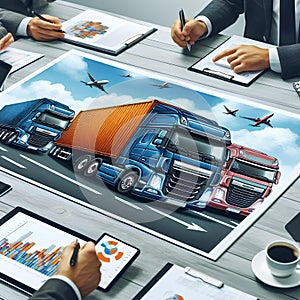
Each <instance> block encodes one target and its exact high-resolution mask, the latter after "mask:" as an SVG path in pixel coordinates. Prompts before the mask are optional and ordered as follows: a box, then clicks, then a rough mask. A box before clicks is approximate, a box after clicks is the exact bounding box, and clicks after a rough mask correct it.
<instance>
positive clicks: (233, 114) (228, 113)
mask: <svg viewBox="0 0 300 300" xmlns="http://www.w3.org/2000/svg"><path fill="white" fill-rule="evenodd" d="M223 106H224V108H225V109H226V111H224V112H223V114H226V115H232V116H234V117H236V113H237V111H238V109H233V110H231V109H229V108H228V107H226V106H225V105H223Z"/></svg>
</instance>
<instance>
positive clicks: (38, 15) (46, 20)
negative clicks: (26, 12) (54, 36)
mask: <svg viewBox="0 0 300 300" xmlns="http://www.w3.org/2000/svg"><path fill="white" fill-rule="evenodd" d="M32 14H33V15H34V16H36V17H38V18H39V19H40V20H43V21H45V22H48V23H52V22H51V21H50V20H48V19H46V18H45V17H43V16H42V15H40V14H39V13H37V12H36V11H34V10H33V11H32ZM56 31H58V32H62V33H65V31H63V30H56Z"/></svg>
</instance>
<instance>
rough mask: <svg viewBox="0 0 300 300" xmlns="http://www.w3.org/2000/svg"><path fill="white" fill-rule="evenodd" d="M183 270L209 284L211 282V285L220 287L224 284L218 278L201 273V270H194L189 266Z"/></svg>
mask: <svg viewBox="0 0 300 300" xmlns="http://www.w3.org/2000/svg"><path fill="white" fill-rule="evenodd" d="M184 272H185V273H186V274H188V275H190V276H192V277H195V278H199V279H201V280H203V281H204V282H206V283H209V284H211V285H213V286H215V287H217V288H221V287H223V286H224V283H223V282H222V281H221V280H218V279H216V278H213V277H211V276H209V275H206V274H204V273H201V272H199V271H197V270H194V269H192V268H190V267H186V268H185V269H184Z"/></svg>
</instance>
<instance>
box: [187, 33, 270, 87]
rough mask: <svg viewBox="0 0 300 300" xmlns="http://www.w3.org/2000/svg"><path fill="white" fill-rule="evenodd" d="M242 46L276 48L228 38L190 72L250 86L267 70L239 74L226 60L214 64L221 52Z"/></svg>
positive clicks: (191, 68) (193, 66)
mask: <svg viewBox="0 0 300 300" xmlns="http://www.w3.org/2000/svg"><path fill="white" fill-rule="evenodd" d="M240 44H247V45H254V46H258V47H261V48H268V49H269V48H271V47H275V46H273V45H270V44H266V43H262V42H258V41H255V40H252V39H248V38H244V37H240V36H237V35H233V36H232V37H230V38H228V39H227V40H226V41H225V42H223V43H222V44H221V45H220V46H219V47H218V48H216V49H214V50H213V51H211V52H210V53H209V54H208V55H206V56H205V57H204V58H201V59H200V60H198V61H197V62H196V63H194V64H193V65H192V66H190V67H189V68H188V70H189V71H194V72H197V73H201V74H204V75H207V76H211V77H215V78H218V79H221V80H225V81H228V82H232V83H235V84H240V85H242V86H246V87H247V86H250V85H251V84H252V83H253V82H254V81H255V80H256V79H257V78H258V77H259V76H261V75H262V74H263V73H264V72H265V70H260V71H251V72H242V73H239V74H237V73H235V72H234V71H233V70H232V69H231V67H230V65H229V63H228V62H227V60H226V58H223V59H221V60H220V61H217V62H215V63H214V62H212V58H213V57H215V56H216V55H217V54H219V53H220V52H222V51H223V50H225V49H229V48H231V47H233V46H235V45H240Z"/></svg>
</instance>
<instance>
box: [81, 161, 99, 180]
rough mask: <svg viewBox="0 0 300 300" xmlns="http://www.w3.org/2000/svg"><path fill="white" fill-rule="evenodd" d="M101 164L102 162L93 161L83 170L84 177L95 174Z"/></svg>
mask: <svg viewBox="0 0 300 300" xmlns="http://www.w3.org/2000/svg"><path fill="white" fill-rule="evenodd" d="M101 162H102V161H101V160H99V159H93V160H92V161H91V162H90V163H89V164H88V165H87V167H86V168H85V170H84V172H83V174H84V176H86V177H92V176H94V175H95V174H96V173H97V171H98V169H99V167H100V165H101Z"/></svg>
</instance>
